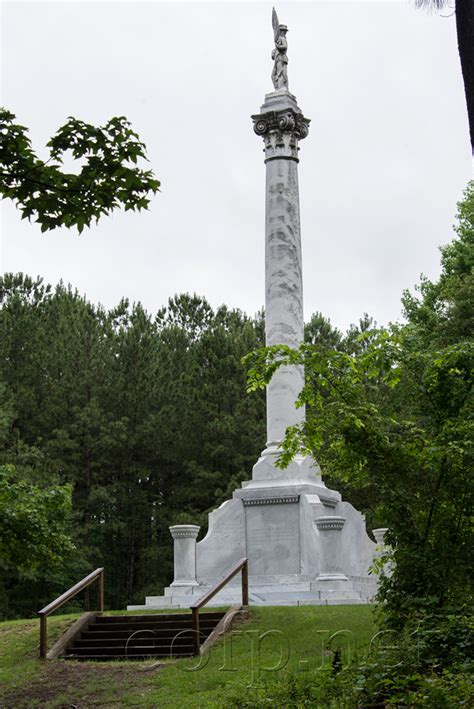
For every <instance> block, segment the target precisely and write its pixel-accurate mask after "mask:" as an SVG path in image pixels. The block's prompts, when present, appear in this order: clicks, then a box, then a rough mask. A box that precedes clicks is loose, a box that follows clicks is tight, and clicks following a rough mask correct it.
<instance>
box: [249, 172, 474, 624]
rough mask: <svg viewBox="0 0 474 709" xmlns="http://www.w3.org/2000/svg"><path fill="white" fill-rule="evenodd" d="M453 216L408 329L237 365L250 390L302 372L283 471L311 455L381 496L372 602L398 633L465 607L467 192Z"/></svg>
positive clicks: (407, 301) (472, 307)
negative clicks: (378, 567)
mask: <svg viewBox="0 0 474 709" xmlns="http://www.w3.org/2000/svg"><path fill="white" fill-rule="evenodd" d="M458 215H459V216H458V226H457V234H458V238H457V239H456V240H455V241H454V242H453V243H451V244H449V245H448V246H446V247H444V248H443V249H442V268H443V270H442V274H441V277H440V279H439V281H438V282H437V283H431V282H429V281H426V280H425V281H423V282H422V284H421V286H420V289H419V290H420V293H421V298H416V297H414V296H411V295H410V294H405V296H404V301H403V302H404V305H405V313H406V316H407V319H408V322H407V323H406V324H404V325H398V326H395V325H392V326H390V327H388V328H386V329H378V330H374V329H373V330H367V329H365V331H363V332H362V333H361V334H360V336H359V340H360V343H361V344H363V346H362V347H360V348H356V349H355V350H354V351H352V352H344V351H341V350H336V349H332V350H331V349H329V348H327V347H324V348H322V347H319V346H312V345H309V344H306V343H305V344H303V345H301V346H300V347H299V348H298V349H297V350H292V349H291V348H289V347H283V346H276V347H271V348H266V349H263V350H260V351H258V352H255V353H253V354H251V355H250V356H249V357H248V359H247V362H248V364H249V367H250V371H249V386H250V388H251V389H254V388H261V387H263V386H265V385H266V384H267V383H268V381H269V380H270V379H271V376H272V375H273V373H274V371H275V370H276V369H277V368H278V367H280V366H282V365H287V364H299V365H303V366H304V367H305V371H306V384H305V387H304V389H303V391H302V393H301V396H300V402H301V403H304V404H306V406H307V411H308V415H307V420H306V422H305V423H304V424H302V425H300V426H295V427H292V428H290V429H288V430H287V433H286V438H285V441H284V444H283V453H282V455H281V456H280V465H281V466H282V467H283V466H285V465H286V464H287V463H288V462H289V461H290V460H291V458H292V457H293V456H294V455H295V454H296V453H297V452H298V451H304V452H307V451H310V452H311V453H313V454H314V455H315V457H316V458H317V459H319V461H320V463H321V464H322V467H323V469H324V468H325V467H326V466H327V467H329V469H330V470H331V473H332V476H333V478H334V477H336V478H337V476H339V477H340V478H341V479H342V480H343V481H346V482H347V481H348V480H350V481H351V482H352V485H354V486H357V487H363V486H365V485H367V484H369V485H372V486H373V487H376V488H377V489H378V490H379V494H380V506H379V510H378V514H379V523H381V524H383V526H387V527H389V529H390V532H389V536H388V541H389V543H391V544H392V546H393V548H394V553H393V558H394V561H395V567H394V572H393V574H392V576H391V577H385V578H384V579H383V582H382V586H381V592H380V597H381V598H382V599H383V600H384V601H385V604H384V612H385V614H386V618H387V620H388V621H389V622H390V623H391V624H392V625H393V626H397V627H401V626H403V625H404V624H405V622H406V620H407V618H408V617H409V616H410V613H411V612H413V611H419V610H420V609H421V608H426V607H428V608H430V607H434V608H436V609H438V610H439V609H445V608H447V607H449V606H450V605H459V606H460V605H461V604H462V603H463V602H466V601H468V600H469V599H471V600H472V591H473V589H472V574H471V568H472V549H473V548H474V544H473V539H472V530H471V525H470V517H469V515H470V510H471V509H472V505H473V503H474V491H473V485H472V471H473V469H474V449H473V444H472V441H473V440H474V416H473V411H474V394H473V386H472V385H473V371H474V342H473V339H472V332H473V330H472V322H473V318H474V299H473V298H472V292H473V285H474V273H473V272H474V182H471V183H470V185H469V186H468V189H467V190H466V193H465V197H464V200H463V202H461V203H460V205H459V213H458ZM363 329H364V328H363Z"/></svg>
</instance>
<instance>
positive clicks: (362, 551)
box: [128, 459, 377, 610]
mask: <svg viewBox="0 0 474 709" xmlns="http://www.w3.org/2000/svg"><path fill="white" fill-rule="evenodd" d="M261 461H262V459H260V460H259V461H258V463H257V464H256V466H255V467H254V471H255V468H257V467H259V466H260V465H261ZM310 463H311V464H310ZM268 465H269V463H268V461H266V462H265V469H266V473H267V475H266V476H265V477H264V478H260V479H259V476H258V475H256V477H255V478H253V479H252V480H251V481H249V482H246V483H243V484H242V488H240V489H238V490H235V492H234V495H233V497H232V499H231V500H227V501H226V502H224V503H223V504H222V505H221V506H220V507H219V508H218V509H216V510H214V511H213V512H211V513H210V515H209V527H208V532H207V534H206V536H205V537H204V539H203V540H202V541H200V542H198V543H197V544H196V546H195V558H196V581H197V585H191V584H188V585H183V586H176V585H175V584H174V583H173V584H171V586H169V587H167V588H166V589H165V593H164V596H151V597H147V599H146V603H145V605H144V606H128V610H147V609H149V610H153V609H155V610H159V609H166V608H189V606H190V604H191V603H193V602H194V601H195V600H196V599H197V598H199V597H200V596H202V595H204V593H207V591H208V590H209V589H210V588H211V586H212V585H213V584H214V583H215V582H216V581H217V580H218V579H219V578H220V577H221V576H222V575H223V574H224V573H225V571H226V570H227V569H229V568H230V567H231V566H232V565H233V564H234V563H235V562H236V561H238V560H239V559H241V558H243V557H247V558H248V563H249V594H250V596H249V600H250V604H251V605H310V604H314V605H326V604H341V603H351V604H352V603H369V602H370V601H371V600H372V598H373V596H374V595H375V593H376V590H377V582H376V579H375V577H370V576H369V575H368V569H369V566H370V565H371V563H372V560H373V557H374V553H375V543H374V542H372V540H371V539H370V538H369V537H368V535H367V532H366V529H365V520H364V517H363V515H361V514H360V512H357V510H355V509H354V507H353V506H352V505H350V504H349V503H348V502H344V501H342V500H341V496H340V494H339V493H338V492H336V491H335V490H329V489H328V488H326V486H325V485H324V483H323V482H322V481H321V477H320V474H318V472H317V471H318V470H319V469H318V467H317V466H316V465H315V464H314V462H313V461H311V459H310V462H308V461H307V460H306V459H302V460H299V461H297V462H296V463H295V465H294V466H293V467H292V468H290V473H289V474H287V471H282V470H279V469H277V468H274V470H273V474H272V475H271V476H270V475H269V472H270V471H269V469H268ZM310 470H313V471H314V472H313V473H312V474H309V472H308V471H310ZM292 471H293V473H298V474H297V475H295V476H294V477H293V476H292V475H291V473H292ZM258 472H260V473H261V472H262V470H261V468H260V470H257V473H258ZM305 472H306V474H304V473H305ZM185 527H186V526H185V525H183V528H185ZM178 530H179V527H174V528H173V535H174V536H175V538H176V535H177V533H178ZM183 534H187V529H186V528H185V529H183ZM177 551H178V553H179V550H178V547H176V548H175V553H176V552H177ZM183 553H184V552H183ZM186 554H187V557H188V558H189V549H187V550H186ZM175 568H178V569H181V568H182V564H180V563H179V562H178V563H177V560H176V559H175ZM193 580H194V579H193ZM240 601H241V590H240V582H239V579H238V578H236V579H235V580H234V581H233V582H231V583H230V584H229V585H228V586H227V587H226V588H224V589H223V590H222V591H221V592H220V593H219V594H218V595H217V596H215V597H214V598H213V599H212V600H211V601H210V603H209V605H210V606H220V605H225V604H236V603H240Z"/></svg>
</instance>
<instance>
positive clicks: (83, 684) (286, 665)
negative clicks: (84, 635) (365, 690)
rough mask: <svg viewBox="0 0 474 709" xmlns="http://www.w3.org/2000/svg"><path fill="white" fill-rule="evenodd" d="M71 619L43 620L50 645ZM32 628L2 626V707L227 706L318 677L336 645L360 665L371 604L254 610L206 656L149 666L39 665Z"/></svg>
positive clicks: (14, 624)
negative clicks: (259, 689) (252, 691)
mask: <svg viewBox="0 0 474 709" xmlns="http://www.w3.org/2000/svg"><path fill="white" fill-rule="evenodd" d="M212 610H214V609H212ZM166 612H167V611H166ZM117 613H119V614H121V613H122V611H117ZM76 617H77V616H75V615H70V616H57V617H54V616H53V617H51V618H50V619H49V623H48V625H49V628H50V629H49V643H50V646H51V644H52V643H53V642H54V640H55V639H56V638H57V637H58V636H59V635H60V634H61V633H62V632H63V631H64V630H65V629H66V628H67V626H68V625H69V624H70V623H72V622H73V620H74V619H75V618H76ZM38 626H39V623H38V621H30V620H28V621H12V622H8V623H1V624H0V687H1V688H2V689H0V707H2V708H3V707H9V708H10V707H15V709H16V708H17V707H18V709H20V708H21V707H28V708H31V707H39V706H41V707H51V708H52V707H61V706H68V705H72V704H73V705H74V704H75V705H77V706H78V707H79V708H80V709H84V707H94V706H100V707H105V708H110V709H112V708H113V707H129V706H130V707H160V708H161V707H169V708H171V707H173V709H174V708H176V707H183V708H187V707H189V708H194V707H196V708H197V707H199V708H201V707H225V706H226V703H227V702H228V700H229V697H235V696H236V694H237V695H240V694H241V696H242V697H244V696H245V694H246V692H247V691H248V690H247V688H248V687H249V686H254V685H255V683H258V682H260V681H262V680H266V681H268V678H271V677H275V678H276V677H277V676H278V677H281V676H282V675H283V674H284V673H288V672H294V671H298V672H304V673H306V674H308V673H315V674H316V673H317V672H318V670H319V669H320V668H321V667H322V666H323V665H326V666H327V665H328V663H329V665H330V664H331V662H332V661H333V657H334V652H333V651H334V650H335V649H336V648H338V647H339V648H340V650H341V653H342V661H343V662H347V661H350V660H352V659H355V658H359V659H360V658H361V657H363V656H364V653H366V651H367V647H368V645H369V643H370V640H371V638H372V636H373V634H374V632H375V630H376V629H375V625H374V619H373V613H372V609H371V607H370V606H299V607H272V608H270V607H256V608H252V609H251V612H250V619H249V620H247V621H245V622H243V623H241V622H237V623H235V624H234V626H233V630H232V632H231V633H228V634H227V635H226V636H225V637H224V638H222V639H221V640H220V641H219V642H218V643H217V644H216V645H215V646H214V647H213V648H212V649H211V652H210V653H209V655H208V656H206V657H204V658H192V659H183V660H177V661H171V660H170V661H167V662H164V663H163V662H161V661H160V662H159V663H156V665H155V666H154V667H153V666H152V663H142V662H132V661H129V662H121V661H117V662H112V663H93V662H80V663H76V662H72V661H65V660H59V661H53V662H41V661H40V660H39V659H38V657H37V653H38V643H39V630H38ZM331 637H332V640H331V641H330V638H331ZM329 641H330V642H329ZM272 668H273V669H272Z"/></svg>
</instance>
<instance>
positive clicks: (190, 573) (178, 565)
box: [169, 524, 200, 586]
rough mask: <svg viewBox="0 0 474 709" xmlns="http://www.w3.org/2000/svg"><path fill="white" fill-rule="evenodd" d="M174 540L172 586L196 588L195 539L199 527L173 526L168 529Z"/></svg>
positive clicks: (187, 525) (189, 525)
mask: <svg viewBox="0 0 474 709" xmlns="http://www.w3.org/2000/svg"><path fill="white" fill-rule="evenodd" d="M169 530H170V532H171V536H172V537H173V539H174V581H173V583H172V584H171V585H172V586H198V582H197V581H196V538H197V535H198V534H199V530H200V527H198V526H197V525H195V524H175V525H174V526H173V527H170V528H169Z"/></svg>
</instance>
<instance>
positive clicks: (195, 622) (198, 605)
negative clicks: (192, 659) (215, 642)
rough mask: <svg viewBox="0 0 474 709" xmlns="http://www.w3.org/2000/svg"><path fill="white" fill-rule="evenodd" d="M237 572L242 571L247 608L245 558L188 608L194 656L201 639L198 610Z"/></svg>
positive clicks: (247, 578) (247, 583)
mask: <svg viewBox="0 0 474 709" xmlns="http://www.w3.org/2000/svg"><path fill="white" fill-rule="evenodd" d="M239 571H242V605H243V606H248V604H249V568H248V559H247V558H246V557H244V558H243V559H240V561H237V562H236V563H235V564H234V565H233V566H231V568H230V569H229V571H228V572H227V573H226V574H225V575H224V576H223V577H222V578H221V579H220V580H219V581H217V582H216V583H215V584H214V586H213V587H212V588H211V590H210V591H208V592H207V593H206V594H205V595H204V596H203V597H202V598H200V599H199V601H196V603H193V604H192V605H191V606H189V609H190V611H191V613H192V616H193V646H194V654H195V655H199V650H200V647H201V639H200V635H199V609H200V608H202V607H203V606H205V605H206V603H208V602H209V601H210V600H211V598H213V597H214V596H215V595H216V593H219V591H220V590H221V589H223V588H224V586H225V585H226V584H227V583H229V581H230V580H231V579H233V578H234V576H235V575H236V574H238V573H239Z"/></svg>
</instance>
